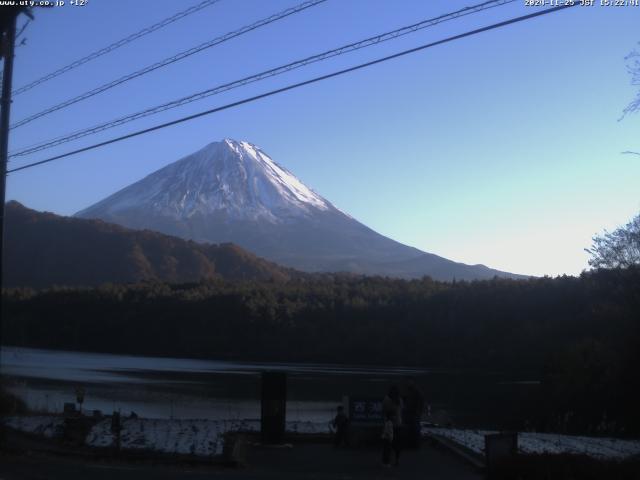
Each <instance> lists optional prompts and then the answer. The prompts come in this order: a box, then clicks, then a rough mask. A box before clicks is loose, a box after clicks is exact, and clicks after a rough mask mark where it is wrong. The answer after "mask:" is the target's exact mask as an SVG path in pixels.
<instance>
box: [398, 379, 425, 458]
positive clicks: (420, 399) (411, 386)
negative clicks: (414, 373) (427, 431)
mask: <svg viewBox="0 0 640 480" xmlns="http://www.w3.org/2000/svg"><path fill="white" fill-rule="evenodd" d="M423 410H424V396H423V395H422V392H421V391H420V390H419V389H418V386H417V385H416V382H415V381H414V380H413V379H411V380H409V382H408V384H407V396H406V402H405V404H404V412H403V420H404V424H405V426H406V428H407V445H408V447H409V448H420V436H421V431H420V420H421V418H422V412H423Z"/></svg>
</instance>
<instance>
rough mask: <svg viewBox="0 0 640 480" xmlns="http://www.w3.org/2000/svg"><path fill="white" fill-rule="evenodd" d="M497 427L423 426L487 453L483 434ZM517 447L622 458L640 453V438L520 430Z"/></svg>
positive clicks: (525, 450)
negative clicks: (585, 435)
mask: <svg viewBox="0 0 640 480" xmlns="http://www.w3.org/2000/svg"><path fill="white" fill-rule="evenodd" d="M491 433H497V432H495V431H488V430H462V429H453V428H436V427H422V434H423V435H425V434H431V435H438V436H440V437H444V438H447V439H449V440H451V441H453V442H455V443H457V444H459V445H462V446H464V447H466V448H468V449H470V450H472V451H473V452H475V453H478V454H480V455H484V436H485V435H487V434H491ZM518 450H519V451H520V453H524V454H543V453H548V454H560V453H569V454H576V455H588V456H589V457H593V458H597V459H613V460H623V459H625V458H629V457H632V456H635V455H640V440H620V439H616V438H604V437H582V436H572V435H560V434H555V433H532V432H523V433H518Z"/></svg>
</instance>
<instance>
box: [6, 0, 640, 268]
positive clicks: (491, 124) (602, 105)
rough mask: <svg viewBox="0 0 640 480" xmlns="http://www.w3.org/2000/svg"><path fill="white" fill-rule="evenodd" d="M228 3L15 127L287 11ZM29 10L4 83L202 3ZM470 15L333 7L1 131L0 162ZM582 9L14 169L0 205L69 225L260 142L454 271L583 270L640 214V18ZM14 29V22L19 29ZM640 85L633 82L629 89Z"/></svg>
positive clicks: (29, 107) (100, 68)
mask: <svg viewBox="0 0 640 480" xmlns="http://www.w3.org/2000/svg"><path fill="white" fill-rule="evenodd" d="M301 1H302V0H299V2H296V1H295V0H221V1H220V2H218V3H217V4H215V5H214V6H212V7H208V8H206V9H204V10H202V11H200V12H198V13H196V14H194V15H191V16H189V17H187V18H185V19H183V20H180V21H178V22H176V23H174V24H172V25H170V26H168V27H166V28H164V29H162V30H160V31H158V32H155V33H153V34H151V35H148V36H146V37H144V38H143V39H141V40H138V41H136V42H133V43H130V44H129V45H127V46H125V47H122V48H121V49H119V50H117V51H115V52H113V53H110V54H108V55H105V56H103V57H101V58H100V59H98V60H95V61H93V62H91V63H88V64H86V65H84V66H82V67H80V68H77V69H75V70H74V71H73V72H70V73H69V74H66V75H62V76H60V77H58V78H57V79H55V80H52V81H50V82H48V83H46V84H45V85H42V86H40V87H37V88H35V89H33V90H31V91H29V92H26V93H23V94H22V95H19V96H17V97H16V98H15V99H14V103H13V107H12V119H13V121H18V120H20V119H22V118H24V117H26V116H28V115H30V114H32V113H35V112H37V111H39V110H42V109H44V108H46V107H49V106H51V105H53V104H55V103H59V102H61V101H63V100H66V99H68V98H70V97H73V96H75V95H78V94H80V93H83V92H84V91H86V90H89V89H91V88H94V87H96V86H98V85H100V84H102V83H105V82H107V81H110V80H113V79H115V78H117V77H119V76H122V75H125V74H127V73H129V72H131V71H134V70H137V69H139V68H142V67H144V66H146V65H148V64H150V63H153V62H155V61H159V60H161V59H164V58H165V57H168V56H171V55H173V54H174V53H177V52H179V51H182V50H185V49H187V48H190V47H192V46H194V45H197V44H200V43H202V42H205V41H207V40H209V39H211V38H214V37H216V36H218V35H221V34H224V33H226V32H229V31H231V30H235V29H237V28H239V27H242V26H244V25H247V24H249V23H252V22H254V21H256V20H259V19H261V18H264V17H266V16H269V15H271V14H273V13H275V12H278V11H280V10H283V9H285V8H288V7H291V6H293V5H296V4H297V3H300V2H301ZM68 3H69V2H67V5H66V6H64V7H57V8H52V9H49V10H46V11H45V10H37V11H36V20H35V21H34V22H32V23H31V24H30V25H29V26H28V28H27V29H26V31H25V32H24V34H23V37H22V38H26V45H25V46H21V47H19V48H18V49H17V50H16V62H15V73H14V86H15V87H16V88H17V87H20V86H22V85H24V84H25V83H28V82H29V81H31V80H33V79H35V78H37V77H40V76H42V75H44V74H47V73H49V72H50V71H52V70H55V69H56V68H58V67H61V66H63V65H65V64H67V63H69V62H71V61H73V60H76V59H77V58H79V57H82V56H84V55H86V54H88V53H90V52H92V51H94V50H96V49H98V48H101V47H103V46H106V45H108V44H110V43H112V42H114V41H117V40H119V39H121V38H123V37H125V36H127V35H129V34H131V33H133V32H136V31H138V30H140V29H141V28H144V27H146V26H148V25H151V24H152V23H155V22H157V21H160V20H162V19H164V18H166V17H168V16H170V15H171V14H173V13H175V12H177V11H180V10H183V9H185V8H187V7H189V6H191V5H194V4H196V3H198V0H184V1H176V0H172V1H169V0H140V1H137V2H132V1H129V0H88V3H87V5H86V6H84V7H74V6H71V5H69V4H68ZM475 3H480V0H476V1H473V0H463V1H461V0H432V1H427V0H393V1H392V0H328V1H327V2H325V3H323V4H321V5H319V6H316V7H314V8H311V9H308V10H306V11H304V12H302V13H298V14H296V15H293V16H290V17H288V18H286V19H284V20H281V21H278V22H275V23H273V24H271V25H269V26H266V27H264V28H261V29H258V30H255V31H253V32H251V33H248V34H246V35H244V36H242V37H240V38H237V39H234V40H231V41H229V42H227V43H225V44H223V45H220V46H217V47H214V48H212V49H209V50H207V51H205V52H203V53H199V54H196V55H194V56H192V57H190V58H188V59H186V60H183V61H181V62H178V63H175V64H173V65H171V66H169V67H165V68H163V69H161V70H158V71H156V72H153V73H151V74H148V75H146V76H144V77H141V78H139V79H136V80H133V81H131V82H128V83H127V84H125V85H122V86H119V87H116V88H114V89H112V90H110V91H109V92H105V93H103V94H100V95H97V96H95V97H93V98H92V99H90V100H87V101H84V102H81V103H79V104H76V105H74V106H72V107H69V108H67V109H64V110H62V111H59V112H56V113H54V114H51V115H49V116H46V117H44V118H41V119H39V120H36V121H34V122H32V123H30V124H29V125H26V126H24V127H21V128H19V129H15V130H13V131H12V136H11V140H10V150H16V149H19V148H20V147H23V146H27V145H30V144H32V143H35V142H39V141H41V140H45V139H49V138H51V137H56V136H59V135H63V134H65V133H68V132H71V131H75V130H77V129H80V128H82V127H84V126H91V125H94V124H97V123H100V122H102V121H104V120H111V119H113V118H117V117H119V116H121V115H123V114H127V113H131V112H135V111H137V110H140V109H144V108H146V107H150V106H154V105H156V104H159V103H163V102H165V101H168V100H172V99H174V98H177V97H180V96H184V95H187V94H190V93H193V92H196V91H199V90H203V89H205V88H208V87H211V86H215V85H218V84H220V83H224V82H227V81H231V80H234V79H237V78H240V77H243V76H246V75H250V74H253V73H257V72H259V71H261V70H264V69H267V68H271V67H275V66H278V65H281V64H284V63H288V62H290V61H294V60H297V59H299V58H302V57H305V56H308V55H312V54H314V53H318V52H321V51H324V50H327V49H330V48H334V47H338V46H341V45H343V44H346V43H349V42H352V41H356V40H359V39H362V38H365V37H367V36H371V35H373V34H378V33H382V32H385V31H388V30H392V29H394V28H398V27H401V26H404V25H408V24H412V23H415V22H417V21H420V20H423V19H426V18H430V17H434V16H436V15H440V14H443V13H447V12H450V11H453V10H456V9H459V8H462V7H464V6H467V5H473V4H475ZM599 3H600V1H599V0H597V2H596V4H597V5H596V6H594V7H575V8H571V9H568V10H565V11H562V12H559V13H554V14H551V15H547V16H543V17H540V18H536V19H533V20H530V21H527V22H525V23H519V24H516V25H511V26H508V27H505V28H501V29H498V30H494V31H491V32H486V33H482V34H480V35H477V36H473V37H470V38H466V39H463V40H459V41H456V42H452V43H449V44H446V45H442V46H438V47H435V48H432V49H428V50H425V51H422V52H419V53H416V54H412V55H409V56H405V57H403V58H400V59H397V60H393V61H390V62H386V63H384V64H382V65H377V66H374V67H371V68H368V69H365V70H361V71H358V72H356V73H353V74H349V75H347V76H343V77H340V78H334V79H331V80H327V81H325V82H322V83H318V84H314V85H311V86H307V87H304V88H301V89H298V90H295V91H291V92H287V93H284V94H282V95H278V96H274V97H270V98H268V99H265V100H261V101H259V102H255V103H251V104H247V105H244V106H241V107H239V108H235V109H233V110H227V111H224V112H221V113H218V114H215V115H212V116H208V117H204V118H200V119H198V120H195V121H192V122H189V123H186V124H181V125H179V126H175V127H172V128H169V129H166V130H163V131H160V132H156V133H152V134H149V135H145V136H142V137H138V138H135V139H131V140H127V141H125V142H121V143H119V144H115V145H111V146H107V147H105V148H101V149H99V150H94V151H91V152H87V153H84V154H80V155H77V156H74V157H70V158H66V159H64V160H61V161H59V162H55V163H51V164H48V165H45V166H41V167H37V168H33V169H29V170H25V171H22V172H16V173H14V174H11V175H10V176H9V178H8V181H7V188H8V192H7V197H8V199H15V200H18V201H20V202H22V203H24V204H25V205H26V206H28V207H31V208H34V209H37V210H48V211H52V212H55V213H59V214H63V215H70V214H73V213H74V212H76V211H78V210H80V209H83V208H85V207H87V206H89V205H91V204H92V203H94V202H96V201H98V200H100V199H102V198H104V197H105V196H107V195H109V194H111V193H113V192H115V191H116V190H118V189H120V188H122V187H124V186H126V185H128V184H130V183H132V182H134V181H136V180H138V179H140V178H142V177H143V176H145V175H147V174H149V173H151V172H152V171H154V170H157V169H158V168H161V167H163V166H165V165H167V164H169V163H171V162H173V161H175V160H178V159H179V158H181V157H183V156H185V155H187V154H189V153H192V152H193V151H195V150H197V149H199V148H201V147H202V146H204V145H206V144H207V143H210V142H213V141H218V140H220V139H222V138H225V137H231V138H235V139H238V140H247V141H250V142H252V143H255V144H256V145H258V146H260V147H261V148H262V149H263V150H264V151H265V152H267V153H268V154H269V155H270V156H272V157H273V158H274V159H275V160H276V161H277V162H279V163H280V164H282V165H283V166H285V167H286V168H288V169H289V170H291V171H292V172H293V173H294V174H296V175H297V176H298V177H299V178H300V179H302V180H303V181H304V182H305V183H306V184H307V185H309V186H310V187H311V188H313V189H314V190H316V191H317V192H318V193H320V194H321V195H323V196H324V197H325V198H327V199H328V200H330V201H331V202H333V203H334V204H335V205H336V206H337V207H339V208H340V209H342V210H344V211H346V212H348V213H349V214H351V215H352V216H353V217H355V218H356V219H358V220H360V221H361V222H363V223H364V224H366V225H368V226H370V227H371V228H373V229H375V230H377V231H378V232H380V233H382V234H384V235H387V236H389V237H391V238H393V239H395V240H398V241H400V242H402V243H405V244H408V245H411V246H414V247H417V248H420V249H422V250H425V251H428V252H433V253H436V254H439V255H442V256H444V257H447V258H450V259H453V260H457V261H462V262H465V263H471V264H475V263H483V264H486V265H488V266H491V267H494V268H498V269H501V270H507V271H512V272H517V273H526V274H533V275H545V274H546V275H559V274H563V273H567V274H578V273H580V272H581V271H582V270H583V269H585V268H586V267H587V259H588V256H587V254H586V253H585V252H584V250H583V249H584V248H585V247H588V246H589V245H590V243H591V237H592V236H593V235H594V234H595V233H598V232H601V231H602V230H603V229H605V228H607V229H613V228H615V227H616V226H619V225H621V224H624V223H626V222H627V221H628V220H629V219H630V218H631V217H632V216H633V215H634V214H635V213H637V212H638V211H639V210H640V156H638V155H623V154H621V152H623V151H626V150H635V151H640V134H639V130H640V115H638V114H636V115H630V116H628V117H627V118H625V119H623V120H622V121H619V118H620V115H621V112H622V110H623V108H624V107H625V106H626V105H627V104H628V103H629V102H630V101H631V100H632V99H633V98H634V96H635V94H636V90H634V87H633V86H631V85H630V76H629V74H628V73H627V71H626V68H625V60H624V57H625V56H626V55H627V54H629V53H630V52H631V51H632V50H633V49H634V48H635V49H639V48H640V45H638V42H639V41H640V28H639V27H640V7H630V6H627V7H601V6H599ZM535 10H536V7H526V6H525V5H524V0H522V1H518V2H515V3H512V4H510V5H507V6H503V7H499V8H494V9H492V10H489V11H486V12H482V13H480V14H476V15H470V16H467V17H465V18H462V19H458V20H454V21H451V22H446V23H443V24H440V25H438V26H436V27H434V28H429V29H426V30H423V31H420V32H417V33H414V34H411V35H408V36H405V37H403V38H401V39H398V40H393V41H390V42H387V43H385V44H382V45H378V46H376V47H371V48H368V49H365V50H362V51H359V52H355V53H350V54H347V55H344V56H341V57H339V58H334V59H332V60H329V61H326V62H322V63H320V64H316V65H313V66H310V67H305V68H302V69H300V70H297V71H295V72H290V73H287V74H285V75H282V76H279V77H276V78H273V79H270V80H268V81H263V82H259V83H256V84H253V85H251V86H248V87H243V88H240V89H236V90H233V91H231V92H227V93H224V94H221V95H217V96H214V97H210V98H208V99H206V100H203V101H200V102H196V103H193V104H191V105H188V106H185V107H182V108H179V109H175V110H171V111H168V112H164V113H163V114H160V115H155V116H153V117H149V118H147V119H144V120H140V121H136V122H133V123H129V124H127V125H126V126H122V127H119V128H117V129H113V130H109V131H108V132H104V133H102V134H99V135H95V136H92V137H87V138H85V139H83V140H81V141H78V142H74V143H70V144H66V145H65V146H61V147H58V148H55V149H52V150H48V151H46V152H41V153H38V154H34V155H33V156H31V157H28V158H22V159H19V160H16V161H15V162H12V163H11V164H10V168H11V167H15V166H18V165H20V164H23V163H27V162H28V161H36V160H39V159H42V158H45V157H47V156H50V155H52V154H55V153H62V152H65V151H67V150H69V149H71V148H78V147H80V146H84V145H89V144H91V143H94V142H96V141H99V140H104V139H108V138H111V137H112V136H114V135H116V134H123V133H126V132H129V131H131V130H133V129H139V128H143V127H146V126H151V125H154V124H156V123H159V122H161V121H167V120H171V119H174V118H177V117H179V116H183V115H187V114H189V113H194V112H197V111H200V110H205V109H208V108H213V107H215V106H219V105H222V104H225V103H229V102H231V101H234V100H238V99H241V98H244V97H247V96H251V95H255V94H257V93H261V92H263V91H267V90H269V89H272V88H276V87H279V86H283V85H286V84H288V83H293V82H296V81H301V80H304V79H308V78H311V77H313V76H316V75H319V74H322V73H328V72H330V71H333V70H337V69H340V68H344V67H346V66H350V65H354V64H356V63H361V62H363V61H367V60H370V59H373V58H377V57H380V56H384V55H388V54H390V53H394V52H396V51H400V50H403V49H406V48H411V47H414V46H417V45H420V44H423V43H428V42H431V41H434V40H437V39H440V38H444V37H446V36H450V35H453V34H457V33H461V32H463V31H466V30H470V29H474V28H478V27H479V26H483V25H487V24H490V23H493V22H496V21H499V20H503V19H506V18H509V17H514V16H518V15H523V14H526V13H532V12H534V11H535ZM22 22H23V20H21V21H20V22H19V24H22ZM635 88H636V89H637V87H635Z"/></svg>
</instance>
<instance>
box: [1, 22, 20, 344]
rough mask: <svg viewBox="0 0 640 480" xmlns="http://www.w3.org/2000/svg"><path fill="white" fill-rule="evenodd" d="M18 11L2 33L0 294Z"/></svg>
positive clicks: (2, 274)
mask: <svg viewBox="0 0 640 480" xmlns="http://www.w3.org/2000/svg"><path fill="white" fill-rule="evenodd" d="M18 13H19V11H16V12H15V13H14V12H11V15H12V16H11V18H10V19H9V20H8V22H7V24H6V27H5V30H4V32H3V33H4V35H3V43H2V48H3V52H2V54H3V56H4V72H3V75H2V98H1V99H0V295H1V294H2V288H3V286H4V281H3V279H4V268H3V267H4V262H3V256H4V203H5V198H6V185H7V155H8V152H9V118H10V111H11V83H12V80H13V55H14V48H15V41H16V18H17V17H18ZM1 318H2V315H0V319H1ZM0 346H2V320H0Z"/></svg>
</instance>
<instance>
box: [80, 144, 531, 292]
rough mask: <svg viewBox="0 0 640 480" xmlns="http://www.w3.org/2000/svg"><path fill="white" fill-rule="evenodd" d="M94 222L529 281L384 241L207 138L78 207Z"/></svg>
mask: <svg viewBox="0 0 640 480" xmlns="http://www.w3.org/2000/svg"><path fill="white" fill-rule="evenodd" d="M75 216H77V217H80V218H99V219H102V220H105V221H107V222H112V223H116V224H120V225H123V226H126V227H128V228H135V229H149V230H155V231H159V232H162V233H165V234H169V235H175V236H178V237H181V238H185V239H190V240H194V241H196V242H213V243H222V242H232V243H235V244H238V245H240V246H241V247H242V248H245V249H247V250H249V251H251V252H253V253H255V254H256V255H258V256H260V257H263V258H266V259H268V260H270V261H273V262H276V263H278V264H280V265H284V266H287V267H290V268H295V269H298V270H302V271H306V272H334V271H347V272H353V273H357V274H367V275H386V276H394V277H401V278H419V277H422V276H425V275H426V276H431V277H432V278H434V279H436V280H453V279H459V280H475V279H487V278H492V277H494V276H503V277H511V278H526V277H525V276H523V275H517V274H512V273H508V272H502V271H499V270H495V269H491V268H489V267H486V266H484V265H481V264H478V265H466V264H463V263H459V262H454V261H452V260H448V259H446V258H444V257H440V256H438V255H435V254H433V253H428V252H423V251H421V250H419V249H417V248H414V247H410V246H407V245H404V244H402V243H400V242H397V241H395V240H392V239H390V238H388V237H385V236H383V235H381V234H379V233H377V232H375V231H374V230H372V229H371V228H369V227H367V226H366V225H364V224H362V223H360V222H358V221H357V220H356V219H354V218H353V217H351V216H350V215H348V214H346V213H344V212H343V211H342V210H340V209H339V208H337V207H336V206H334V205H333V204H332V203H331V202H330V201H329V200H327V199H325V198H324V197H322V196H321V195H319V194H318V193H316V192H315V191H313V190H312V189H311V188H309V187H307V186H306V185H305V184H304V183H303V182H302V181H300V180H299V179H298V178H297V177H295V175H294V174H293V173H291V172H290V171H289V170H287V169H286V168H284V167H282V166H281V165H280V164H278V163H277V162H275V161H274V160H273V159H272V158H271V157H270V156H269V155H267V154H266V153H265V152H264V151H263V150H261V149H260V148H259V147H257V146H255V145H253V144H251V143H249V142H246V141H241V142H238V141H236V140H232V139H224V140H222V141H220V142H213V143H210V144H208V145H206V146H205V147H203V148H201V149H200V150H198V151H196V152H195V153H193V154H191V155H187V156H186V157H183V158H181V159H180V160H178V161H176V162H173V163H171V164H169V165H167V166H165V167H163V168H161V169H159V170H156V171H155V172H153V173H151V174H149V175H147V176H146V177H144V178H143V179H141V180H139V181H137V182H134V183H133V184H131V185H129V186H127V187H125V188H123V189H121V190H119V191H118V192H116V193H114V194H112V195H110V196H108V197H106V198H105V199H103V200H101V201H99V202H97V203H95V204H94V205H91V206H89V207H88V208H85V209H83V210H81V211H79V212H78V213H76V214H75Z"/></svg>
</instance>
